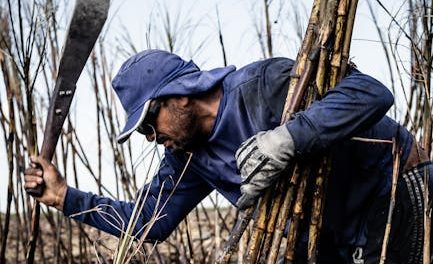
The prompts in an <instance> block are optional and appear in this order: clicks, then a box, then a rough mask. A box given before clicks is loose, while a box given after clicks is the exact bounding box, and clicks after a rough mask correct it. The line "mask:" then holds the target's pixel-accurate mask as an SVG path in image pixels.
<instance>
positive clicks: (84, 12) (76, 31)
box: [26, 0, 110, 197]
mask: <svg viewBox="0 0 433 264" xmlns="http://www.w3.org/2000/svg"><path fill="white" fill-rule="evenodd" d="M109 6H110V0H77V1H76V3H75V9H74V13H73V15H72V19H71V23H70V24H69V29H68V33H67V36H66V40H65V44H64V47H63V54H62V57H61V59H60V64H59V70H58V73H57V79H56V85H55V88H54V93H53V97H52V98H51V101H50V108H49V110H48V117H47V121H46V125H45V132H44V141H43V143H42V149H41V153H40V155H41V156H42V157H43V158H45V159H47V160H49V161H51V159H52V158H53V155H54V152H55V150H56V145H57V141H58V139H59V136H60V133H61V131H62V127H63V123H64V121H65V119H66V117H67V116H68V112H69V107H70V105H71V102H72V99H73V96H74V93H75V88H76V83H77V80H78V78H79V77H80V74H81V72H82V71H83V68H84V65H85V64H86V61H87V59H88V58H89V55H90V52H91V51H92V49H93V46H94V45H95V42H96V39H97V38H98V36H99V33H100V32H101V30H102V27H103V26H104V23H105V20H106V19H107V15H108V9H109ZM44 186H45V184H40V185H38V186H37V187H36V188H32V189H26V191H27V193H28V194H30V195H32V196H35V197H41V196H42V194H43V192H44Z"/></svg>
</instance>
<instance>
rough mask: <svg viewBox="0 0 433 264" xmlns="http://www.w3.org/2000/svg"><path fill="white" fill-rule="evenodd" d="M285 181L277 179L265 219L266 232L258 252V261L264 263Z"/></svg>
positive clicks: (281, 201)
mask: <svg viewBox="0 0 433 264" xmlns="http://www.w3.org/2000/svg"><path fill="white" fill-rule="evenodd" d="M287 183H288V182H287V181H279V183H278V186H277V188H276V191H277V193H276V196H275V199H274V201H273V202H274V203H273V205H272V208H271V211H270V214H269V219H268V221H267V225H266V232H265V241H264V242H263V246H262V249H261V252H260V255H259V256H260V260H259V263H264V262H265V261H266V257H267V255H268V253H269V249H270V247H271V243H272V237H273V235H274V231H275V224H276V221H277V217H278V213H279V212H280V207H281V205H282V203H283V198H284V193H283V192H284V191H285V190H286V189H287V188H286V187H287V186H286V185H287Z"/></svg>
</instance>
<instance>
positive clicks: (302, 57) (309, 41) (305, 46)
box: [281, 0, 322, 123]
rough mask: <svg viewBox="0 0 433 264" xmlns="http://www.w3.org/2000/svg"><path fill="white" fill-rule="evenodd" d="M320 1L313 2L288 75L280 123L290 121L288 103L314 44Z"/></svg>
mask: <svg viewBox="0 0 433 264" xmlns="http://www.w3.org/2000/svg"><path fill="white" fill-rule="evenodd" d="M321 2H322V0H315V1H314V2H313V8H312V10H311V15H310V20H309V22H308V27H307V31H306V33H305V37H304V41H303V42H302V46H301V49H300V52H299V54H298V57H297V59H296V64H295V66H294V68H293V69H292V73H291V75H290V83H289V88H288V93H287V98H286V103H285V105H284V109H283V115H282V118H281V120H282V123H285V122H287V121H288V120H289V119H290V114H291V113H289V111H288V109H289V107H290V101H291V100H292V98H293V95H294V93H295V87H296V85H297V84H298V81H299V78H300V77H301V74H302V72H303V71H304V69H305V64H306V63H307V57H308V55H309V54H310V50H311V47H312V45H313V43H314V40H315V38H316V34H317V26H318V24H319V15H320V14H319V10H320V6H321Z"/></svg>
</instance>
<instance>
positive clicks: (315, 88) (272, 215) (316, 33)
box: [218, 0, 358, 263]
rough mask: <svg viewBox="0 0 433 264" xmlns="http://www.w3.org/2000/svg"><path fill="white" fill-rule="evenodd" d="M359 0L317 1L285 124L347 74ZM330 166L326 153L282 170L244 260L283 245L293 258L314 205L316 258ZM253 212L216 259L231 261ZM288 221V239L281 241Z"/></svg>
mask: <svg viewBox="0 0 433 264" xmlns="http://www.w3.org/2000/svg"><path fill="white" fill-rule="evenodd" d="M357 3H358V1H357V0H315V1H314V3H313V7H312V11H311V16H310V20H309V23H308V28H307V31H306V34H305V37H304V40H303V43H302V47H301V49H300V51H299V53H298V56H297V60H296V63H295V66H294V67H293V69H292V72H291V80H290V84H289V88H288V94H287V99H286V104H285V107H284V111H283V115H282V120H281V123H286V122H287V121H288V120H289V119H290V117H291V116H293V114H294V113H296V112H297V111H299V110H301V109H305V108H306V107H308V106H309V105H310V104H311V103H312V102H313V101H314V100H316V99H320V97H321V96H322V95H323V94H324V93H325V92H326V91H327V90H328V89H330V88H332V87H334V86H335V85H336V84H337V83H338V82H339V80H341V78H342V77H343V76H344V74H345V72H346V69H347V67H348V58H349V49H350V42H351V38H352V29H353V24H354V19H355V13H356V7H357ZM329 171H330V164H329V159H328V157H327V156H326V155H325V156H324V157H322V158H320V159H318V160H315V161H309V163H308V164H301V163H298V164H296V165H294V166H293V168H291V169H290V170H289V175H283V176H282V177H281V179H280V181H279V182H278V183H277V184H276V185H275V187H272V188H270V189H269V190H267V192H266V193H265V195H264V196H263V197H262V199H261V200H260V202H259V204H258V206H257V216H256V218H255V220H254V224H253V230H252V232H251V236H250V239H249V245H248V250H247V252H246V254H245V257H244V260H245V262H246V263H265V262H266V263H276V261H277V258H278V256H279V250H280V249H281V248H284V247H285V248H286V252H285V255H284V257H285V263H292V262H293V260H294V258H295V244H296V240H297V236H298V234H299V228H300V222H301V220H302V218H303V217H304V215H305V214H304V211H305V208H312V209H311V212H310V213H309V215H310V219H309V239H308V262H309V263H315V262H316V254H317V241H318V237H319V233H320V227H321V224H322V212H323V204H324V186H325V182H326V175H327V174H328V173H329ZM310 179H313V180H310ZM308 184H314V186H312V187H313V192H312V198H311V199H310V200H312V202H311V203H310V204H309V205H307V204H306V203H305V200H306V197H305V195H304V194H306V190H307V185H308ZM310 188H311V187H309V188H308V189H310ZM253 212H254V208H250V209H247V210H246V211H244V212H243V213H242V214H240V219H238V222H237V224H236V225H235V227H234V229H233V230H232V232H231V235H230V238H229V240H228V242H227V243H226V245H225V248H224V251H223V253H222V254H221V256H220V258H219V260H218V263H228V262H229V261H230V258H231V255H232V253H233V252H234V251H235V250H236V246H237V243H238V242H239V239H240V238H241V236H242V234H243V232H244V230H245V229H246V227H247V226H248V222H249V220H250V219H251V218H252V214H253ZM288 221H290V225H289V231H288V234H287V243H286V245H282V241H283V239H282V238H283V234H284V230H285V228H286V226H287V223H288Z"/></svg>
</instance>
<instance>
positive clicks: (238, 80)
mask: <svg viewBox="0 0 433 264" xmlns="http://www.w3.org/2000/svg"><path fill="white" fill-rule="evenodd" d="M293 63H294V62H293V61H292V60H290V59H286V58H273V59H267V60H262V61H258V62H254V63H252V64H249V65H247V66H245V67H243V68H241V69H239V70H237V71H234V72H232V73H230V74H229V75H227V77H226V78H225V79H224V80H223V82H222V83H221V88H222V91H223V96H222V99H221V102H220V105H219V109H218V115H217V118H216V121H215V125H214V128H213V131H212V133H211V135H210V137H209V139H208V141H207V144H206V145H204V146H203V147H202V148H201V149H199V150H198V151H196V152H194V154H193V157H192V161H191V163H190V165H189V166H188V168H187V170H186V172H185V174H184V176H183V178H182V179H181V181H180V183H179V185H178V186H177V189H176V190H175V191H174V193H173V195H172V196H171V197H170V199H168V201H166V200H167V198H168V197H169V196H170V193H171V192H172V190H173V187H174V185H175V183H176V182H177V180H178V179H179V176H180V175H181V172H182V170H183V168H184V165H185V162H186V159H187V157H186V155H184V154H175V153H172V152H171V151H170V150H166V152H165V157H164V159H163V161H162V164H161V165H160V169H159V171H158V173H157V174H156V175H155V176H154V178H153V180H152V181H151V183H150V184H148V185H146V186H144V189H145V190H147V188H150V189H149V195H148V198H147V199H146V201H145V203H144V207H143V210H142V212H141V214H140V219H139V221H138V224H137V226H136V228H135V232H140V230H141V228H142V227H143V226H144V225H145V224H146V223H147V222H148V220H149V219H150V217H151V216H152V214H153V212H154V209H155V207H156V206H158V207H161V206H162V205H163V204H166V205H165V207H164V208H163V210H162V214H161V216H163V217H162V218H161V219H160V220H158V221H157V222H156V223H155V224H154V226H153V228H152V229H151V230H150V232H149V234H148V236H147V239H149V240H158V241H162V240H164V239H166V238H167V237H168V236H169V235H170V233H171V232H172V231H173V230H174V229H175V228H176V226H177V225H178V224H179V223H180V221H181V220H182V219H183V218H184V217H185V216H186V215H187V214H188V213H189V212H190V211H191V210H192V209H193V208H194V207H195V206H196V205H197V204H198V203H199V202H200V201H201V200H202V199H203V198H205V197H206V196H207V195H208V194H209V193H210V192H211V191H212V190H214V189H216V190H217V191H218V192H219V193H221V194H222V195H223V196H224V197H226V198H227V199H228V200H229V201H230V202H231V203H232V204H235V203H236V201H237V199H238V198H239V196H240V190H239V187H240V183H241V178H240V176H239V171H238V169H237V167H236V161H235V157H234V153H235V152H236V150H237V149H238V147H239V146H240V144H241V143H242V142H243V141H245V140H246V139H247V138H249V137H251V136H253V135H254V134H256V133H257V132H259V131H263V130H269V129H273V128H275V127H276V126H278V125H280V120H281V114H282V111H283V107H284V103H285V99H286V95H287V87H288V83H289V81H290V71H291V69H292V66H293ZM393 101H394V99H393V96H392V94H391V93H390V92H389V90H388V89H387V88H386V87H385V86H384V85H383V84H381V83H380V82H379V81H377V80H375V79H374V78H372V77H370V76H367V75H365V74H363V73H361V72H359V71H358V70H356V69H351V70H350V72H349V73H348V74H347V76H346V77H345V78H344V79H343V80H342V81H341V82H340V83H339V84H338V85H337V86H336V87H335V88H334V89H332V90H331V91H329V92H328V93H326V94H325V95H324V97H323V98H322V99H321V100H320V101H316V102H315V103H313V104H312V105H311V106H310V107H309V108H308V109H307V110H305V111H303V112H299V113H297V114H296V115H295V117H294V118H293V119H292V120H291V121H289V122H288V123H286V126H287V128H288V130H289V131H290V133H291V135H292V137H293V140H294V143H295V147H296V159H299V160H308V159H311V158H313V157H315V156H318V155H321V154H323V153H324V152H325V151H329V152H330V154H331V157H332V172H331V175H330V176H329V179H328V184H327V192H326V195H327V196H326V204H325V211H324V220H323V230H324V232H326V233H327V234H328V236H330V237H332V239H333V240H334V241H333V242H334V243H335V244H336V245H342V246H344V245H360V246H362V245H364V244H365V243H366V228H365V217H366V215H367V214H368V211H369V208H370V205H371V203H372V201H373V200H374V199H375V198H377V197H379V196H382V195H386V194H388V193H389V191H390V185H391V175H392V145H391V144H377V143H367V142H361V141H357V140H352V139H351V138H352V137H354V136H356V137H364V138H371V139H386V140H392V138H393V137H395V136H399V142H400V146H401V147H402V161H401V164H404V163H405V160H406V159H407V156H408V153H409V151H410V147H411V144H412V136H411V135H410V134H409V132H408V131H407V130H406V129H404V128H399V127H400V126H399V124H398V123H396V122H395V121H393V120H392V119H390V118H388V117H386V116H385V114H386V112H387V111H388V109H389V108H390V107H391V105H392V104H393ZM397 130H399V132H398V133H397ZM288 180H289V179H288ZM161 189H162V190H161ZM98 205H104V206H101V210H103V211H105V212H106V213H108V214H111V215H116V217H117V215H118V216H120V217H121V218H122V221H123V222H124V223H125V228H126V226H127V224H126V223H128V221H129V218H130V215H131V213H132V211H133V207H134V201H132V202H125V201H117V200H113V199H110V198H106V197H101V196H98V195H95V194H92V193H87V192H82V191H80V190H77V189H75V188H72V187H69V188H68V191H67V194H66V198H65V203H64V214H65V215H66V216H69V215H71V214H75V213H78V212H81V211H85V210H88V209H91V208H93V207H95V206H98ZM106 205H109V206H106ZM113 210H116V212H117V213H114V212H113ZM74 218H75V219H76V220H78V221H81V222H84V223H86V224H89V225H91V226H94V227H96V228H98V229H101V230H103V231H105V232H108V233H110V234H113V235H116V236H119V235H120V232H119V230H118V229H117V228H114V227H113V225H112V223H108V222H107V221H106V220H104V219H103V217H102V214H101V213H96V212H92V213H85V214H81V215H78V216H75V217H74Z"/></svg>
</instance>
